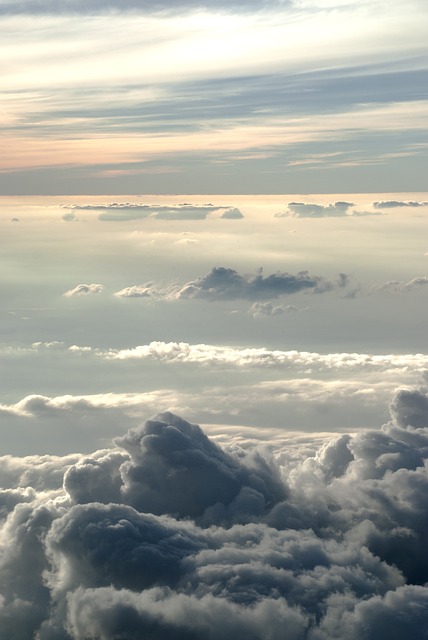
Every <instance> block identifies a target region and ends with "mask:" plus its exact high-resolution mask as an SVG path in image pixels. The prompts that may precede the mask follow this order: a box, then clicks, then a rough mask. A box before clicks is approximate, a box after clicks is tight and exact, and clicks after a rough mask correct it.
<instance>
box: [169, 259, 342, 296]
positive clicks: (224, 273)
mask: <svg viewBox="0 0 428 640" xmlns="http://www.w3.org/2000/svg"><path fill="white" fill-rule="evenodd" d="M347 284H348V277H347V276H346V275H345V274H340V275H339V277H338V279H337V280H336V281H331V280H327V279H325V278H323V277H322V276H312V275H310V274H309V272H308V271H300V272H299V273H297V274H295V275H293V274H291V273H286V272H277V273H273V274H270V275H268V276H264V275H263V273H262V271H261V270H260V272H259V273H258V274H257V275H252V274H245V275H240V274H239V273H238V272H237V271H235V269H230V268H227V267H214V268H213V269H212V270H211V271H210V272H209V273H208V274H207V275H205V276H202V277H201V278H198V279H197V280H194V281H192V282H188V283H187V284H185V285H184V286H183V287H182V288H181V289H179V290H178V291H177V293H176V294H175V297H176V298H177V299H188V298H200V299H204V300H240V299H241V300H269V299H273V298H278V297H279V296H283V295H291V294H293V293H298V292H300V291H310V292H312V293H322V292H325V291H331V290H333V289H337V288H340V287H345V286H346V285H347Z"/></svg>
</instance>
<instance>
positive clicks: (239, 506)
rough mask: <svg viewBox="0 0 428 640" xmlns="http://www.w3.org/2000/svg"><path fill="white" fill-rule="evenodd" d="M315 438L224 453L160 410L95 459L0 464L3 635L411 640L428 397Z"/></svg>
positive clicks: (414, 394)
mask: <svg viewBox="0 0 428 640" xmlns="http://www.w3.org/2000/svg"><path fill="white" fill-rule="evenodd" d="M319 437H320V436H319V434H317V435H316V436H314V441H313V446H312V448H311V447H309V449H308V444H307V443H305V441H304V440H301V441H300V443H299V440H296V441H295V444H294V446H297V449H298V451H300V453H299V454H298V455H294V454H293V455H288V454H287V447H285V448H284V449H281V451H279V450H275V446H274V447H273V450H272V451H271V453H268V452H267V450H266V449H263V448H260V447H256V448H252V449H251V448H249V449H247V450H243V449H241V448H239V447H237V446H236V445H233V446H227V445H226V446H225V447H223V448H220V447H219V446H218V445H217V444H215V443H214V442H213V441H212V440H210V439H209V438H208V437H207V435H206V434H205V433H204V432H203V431H202V429H200V427H198V426H197V425H195V424H191V423H189V422H187V421H185V420H183V419H182V418H179V417H178V416H176V415H174V414H171V413H162V414H159V415H157V416H155V417H154V418H153V419H151V420H149V421H147V422H146V423H145V424H144V425H143V426H141V427H139V428H136V429H135V428H134V429H131V430H130V431H129V432H128V433H127V434H126V435H125V436H123V437H121V438H120V439H118V440H117V441H116V445H115V446H114V445H112V446H111V447H110V448H109V449H105V450H104V451H102V452H95V453H93V454H88V455H85V456H71V457H70V456H69V457H67V458H59V457H50V456H43V457H42V458H38V457H37V456H32V457H31V458H23V459H17V458H12V457H10V456H7V457H5V458H2V460H1V462H2V464H1V466H0V479H1V481H2V484H3V486H5V485H7V487H6V488H4V489H3V490H2V491H1V492H0V504H1V505H2V510H0V518H1V517H2V518H3V520H2V532H1V533H2V536H1V546H2V552H3V553H2V555H1V559H0V593H1V598H0V604H1V606H0V623H1V625H0V638H1V639H2V640H3V638H4V640H6V638H10V637H22V638H24V637H35V638H37V639H38V640H50V639H51V638H54V637H55V638H66V637H69V638H71V639H72V640H84V639H85V638H87V637H89V636H91V637H97V638H105V639H106V640H109V639H110V638H114V637H120V638H123V639H124V640H132V639H133V638H136V637H140V636H143V635H144V636H150V637H151V638H153V639H154V640H157V639H159V640H160V639H161V638H162V640H163V639H164V638H167V639H168V638H171V640H172V639H173V638H181V637H182V638H192V639H193V640H202V638H210V639H211V640H220V639H223V638H226V639H229V638H230V639H231V638H239V639H240V638H248V637H253V638H254V639H255V640H265V639H266V638H268V639H270V640H279V639H280V638H282V637H283V636H284V629H286V630H287V638H290V639H291V640H334V639H335V638H337V639H338V640H339V639H342V638H343V637H344V634H345V635H346V637H347V638H348V637H349V638H351V639H352V640H360V638H361V637H364V638H366V639H367V640H379V639H380V638H386V637H388V638H389V637H397V638H399V637H400V638H402V637H405V636H406V637H407V636H409V637H412V638H416V640H419V639H420V640H422V638H423V636H424V632H425V628H426V623H427V620H428V588H427V587H426V583H427V581H428V561H427V559H426V545H427V543H428V534H427V531H428V528H427V522H428V509H427V505H426V491H427V490H428V474H427V469H428V467H427V465H426V460H427V457H428V395H427V392H426V390H425V389H424V388H418V389H406V390H405V389H402V390H399V391H398V392H397V394H396V395H395V396H394V398H393V401H392V404H391V420H390V422H388V423H387V424H385V425H384V426H383V427H382V428H381V429H379V428H377V429H367V430H362V431H360V432H359V433H358V434H356V435H351V434H338V435H336V436H335V437H334V438H333V439H331V438H330V439H329V440H325V441H324V442H321V446H319ZM317 443H318V444H317ZM62 475H64V479H63V485H62V486H61V476H62ZM24 485H25V486H24ZM48 487H51V489H48Z"/></svg>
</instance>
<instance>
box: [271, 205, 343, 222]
mask: <svg viewBox="0 0 428 640" xmlns="http://www.w3.org/2000/svg"><path fill="white" fill-rule="evenodd" d="M287 206H288V209H287V210H286V211H285V212H284V213H276V214H275V217H276V218H285V217H289V216H291V217H293V218H330V217H340V216H346V215H349V213H348V211H349V209H350V208H351V207H353V206H354V204H353V203H352V202H340V201H338V202H335V203H334V204H329V205H327V206H325V205H323V204H307V203H305V202H289V203H288V205H287Z"/></svg>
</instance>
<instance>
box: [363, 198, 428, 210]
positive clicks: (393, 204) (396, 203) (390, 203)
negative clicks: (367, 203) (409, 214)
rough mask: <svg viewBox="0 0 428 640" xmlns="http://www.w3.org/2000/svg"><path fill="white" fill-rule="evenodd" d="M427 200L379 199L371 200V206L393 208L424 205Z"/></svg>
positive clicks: (427, 203)
mask: <svg viewBox="0 0 428 640" xmlns="http://www.w3.org/2000/svg"><path fill="white" fill-rule="evenodd" d="M427 205H428V202H424V201H418V200H407V201H402V200H381V201H378V202H373V206H374V208H375V209H395V208H397V207H413V208H416V207H426V206H427Z"/></svg>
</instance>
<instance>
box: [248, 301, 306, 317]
mask: <svg viewBox="0 0 428 640" xmlns="http://www.w3.org/2000/svg"><path fill="white" fill-rule="evenodd" d="M298 311H301V309H299V308H298V307H296V306H295V305H294V304H287V305H285V306H283V305H273V304H272V303H271V302H255V303H254V304H253V305H251V307H250V308H249V309H248V313H249V314H250V315H251V316H253V318H263V317H269V316H278V315H282V314H284V313H297V312H298Z"/></svg>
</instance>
